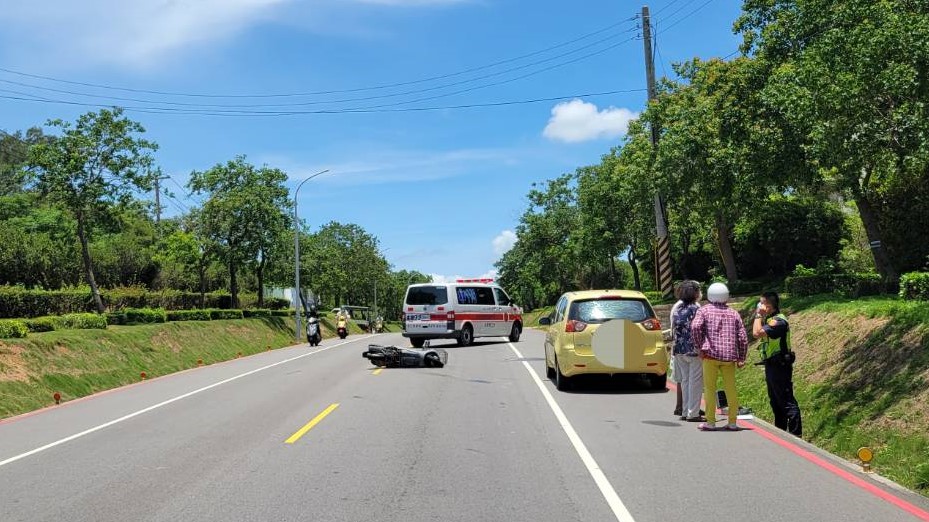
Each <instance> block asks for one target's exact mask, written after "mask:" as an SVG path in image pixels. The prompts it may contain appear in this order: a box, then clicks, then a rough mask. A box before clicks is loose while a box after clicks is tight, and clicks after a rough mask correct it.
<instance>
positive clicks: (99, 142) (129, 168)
mask: <svg viewBox="0 0 929 522" xmlns="http://www.w3.org/2000/svg"><path fill="white" fill-rule="evenodd" d="M48 125H49V126H51V127H56V128H58V129H60V130H61V135H60V136H55V137H54V138H51V139H50V140H49V141H43V142H39V143H37V144H35V145H33V146H32V147H31V148H30V149H29V159H28V161H27V165H28V167H29V168H31V169H33V170H34V172H35V173H36V180H35V183H36V188H37V189H38V191H39V192H40V193H41V194H42V195H43V196H44V197H45V198H47V199H48V201H50V202H52V203H54V204H56V205H59V206H60V207H61V208H62V209H64V210H66V211H68V212H69V213H70V214H71V216H72V217H73V218H74V220H75V222H76V225H77V227H76V229H77V230H76V233H77V237H78V240H79V241H80V245H81V258H82V261H83V265H84V276H85V278H86V281H87V284H88V285H90V288H91V292H92V294H93V299H94V303H95V305H96V307H97V310H98V311H99V312H101V313H102V312H104V310H105V309H104V306H103V300H102V299H101V298H100V289H99V288H98V287H97V282H96V279H95V277H94V267H93V259H92V257H91V252H90V240H89V237H88V236H89V232H90V230H91V228H92V226H93V225H94V223H95V222H96V221H97V220H100V219H103V218H107V217H109V216H110V214H111V212H112V210H113V209H114V208H116V207H119V206H125V205H127V204H128V203H129V202H130V201H131V200H132V198H133V195H134V193H135V191H138V190H146V191H147V190H151V187H152V182H153V177H152V175H151V169H150V166H151V161H152V158H151V155H150V153H151V152H152V151H154V150H155V149H156V145H155V144H154V143H152V142H149V141H147V140H144V139H142V138H140V137H138V135H139V134H141V133H143V132H145V129H144V128H143V127H142V125H140V124H139V123H137V122H135V121H132V120H130V119H128V118H125V117H123V113H122V110H121V109H119V108H116V109H112V110H109V109H102V110H100V111H99V112H89V113H87V114H84V115H82V116H80V117H79V118H78V120H77V122H76V123H75V124H73V125H72V124H71V123H68V122H64V121H62V120H51V121H49V122H48Z"/></svg>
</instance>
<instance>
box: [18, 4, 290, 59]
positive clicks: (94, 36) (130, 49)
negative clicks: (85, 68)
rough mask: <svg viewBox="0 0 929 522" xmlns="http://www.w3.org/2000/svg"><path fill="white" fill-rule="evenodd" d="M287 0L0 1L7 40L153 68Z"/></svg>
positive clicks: (46, 54) (64, 55) (53, 53)
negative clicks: (154, 65)
mask: <svg viewBox="0 0 929 522" xmlns="http://www.w3.org/2000/svg"><path fill="white" fill-rule="evenodd" d="M291 1H292V0H197V1H185V0H83V1H80V2H76V1H74V0H44V1H40V2H4V3H5V5H4V7H3V9H0V23H2V25H3V26H4V29H5V31H6V33H7V36H6V41H7V43H8V44H11V45H12V44H13V43H15V48H16V49H18V50H21V51H22V50H30V51H32V52H35V53H37V54H38V55H40V56H42V57H43V58H54V59H55V60H56V61H63V62H66V63H70V62H82V63H86V62H92V63H115V64H118V65H128V66H131V67H135V68H145V67H148V66H151V65H152V63H153V62H156V61H158V60H160V59H162V58H164V57H165V56H166V55H168V54H170V53H172V52H177V51H179V50H181V49H184V48H187V47H189V46H191V45H192V44H198V43H204V42H211V41H215V40H221V39H224V38H228V37H230V36H232V35H234V34H236V33H238V32H239V31H241V30H242V29H244V28H246V27H247V26H249V25H252V24H254V23H256V22H258V21H262V20H264V19H267V17H269V16H270V15H271V14H272V13H273V11H274V9H275V8H276V7H278V6H279V5H282V4H285V3H289V2H291Z"/></svg>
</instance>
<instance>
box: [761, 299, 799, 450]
mask: <svg viewBox="0 0 929 522" xmlns="http://www.w3.org/2000/svg"><path fill="white" fill-rule="evenodd" d="M752 335H753V336H754V337H755V338H756V339H760V340H761V343H760V345H759V347H758V349H759V350H760V351H761V362H760V363H759V364H763V365H764V375H765V381H766V382H767V385H768V399H769V400H770V401H771V409H772V410H773V411H774V425H775V426H777V427H778V428H780V429H782V430H784V431H786V432H788V433H790V434H793V435H796V436H797V437H800V436H801V435H802V434H803V424H802V422H801V419H800V405H799V404H797V399H796V398H795V397H794V385H793V363H794V359H795V358H796V356H795V355H794V352H793V351H791V349H790V324H789V323H788V322H787V317H786V316H784V314H782V313H781V300H780V297H778V295H777V293H775V292H765V293H764V294H762V295H761V299H760V300H759V302H758V307H757V309H756V310H755V318H754V321H752Z"/></svg>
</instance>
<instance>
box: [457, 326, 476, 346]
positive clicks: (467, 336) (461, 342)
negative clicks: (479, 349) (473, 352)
mask: <svg viewBox="0 0 929 522" xmlns="http://www.w3.org/2000/svg"><path fill="white" fill-rule="evenodd" d="M472 342H474V331H473V330H471V325H470V324H466V325H465V327H464V328H462V329H461V333H460V334H458V346H469V345H470V344H471V343H472Z"/></svg>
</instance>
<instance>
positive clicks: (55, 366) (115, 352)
mask: <svg viewBox="0 0 929 522" xmlns="http://www.w3.org/2000/svg"><path fill="white" fill-rule="evenodd" d="M322 323H323V334H324V336H325V337H333V336H334V335H335V333H334V332H335V327H334V325H333V321H332V320H331V319H330V318H325V317H324V318H323V319H322ZM392 329H395V328H392ZM349 332H350V333H351V334H354V335H358V334H361V333H362V332H361V330H359V329H358V327H357V326H355V324H354V323H350V324H349ZM294 342H295V341H294V322H293V318H282V317H268V318H253V319H238V320H220V321H179V322H168V323H162V324H148V325H135V326H109V327H108V328H107V329H106V330H60V331H54V332H46V333H33V334H29V336H28V337H27V338H25V339H5V340H0V418H3V417H9V416H12V415H17V414H20V413H24V412H28V411H32V410H35V409H38V408H42V407H45V406H49V405H52V404H54V400H53V398H52V396H53V395H54V393H55V392H59V393H61V397H62V402H64V401H67V400H71V399H74V398H77V397H83V396H85V395H90V394H93V393H96V392H99V391H103V390H107V389H110V388H116V387H119V386H123V385H126V384H130V383H133V382H138V381H139V379H140V373H141V372H143V371H144V372H145V373H146V375H147V377H148V378H152V377H157V376H160V375H166V374H169V373H173V372H177V371H180V370H185V369H188V368H194V367H196V366H197V360H198V359H202V360H203V364H205V365H207V364H211V363H216V362H221V361H226V360H229V359H234V358H236V357H237V355H238V353H240V352H241V353H242V355H243V356H247V355H251V354H255V353H258V352H262V351H265V350H267V349H268V347H270V348H271V349H276V348H282V347H285V346H289V345H291V344H294Z"/></svg>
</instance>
